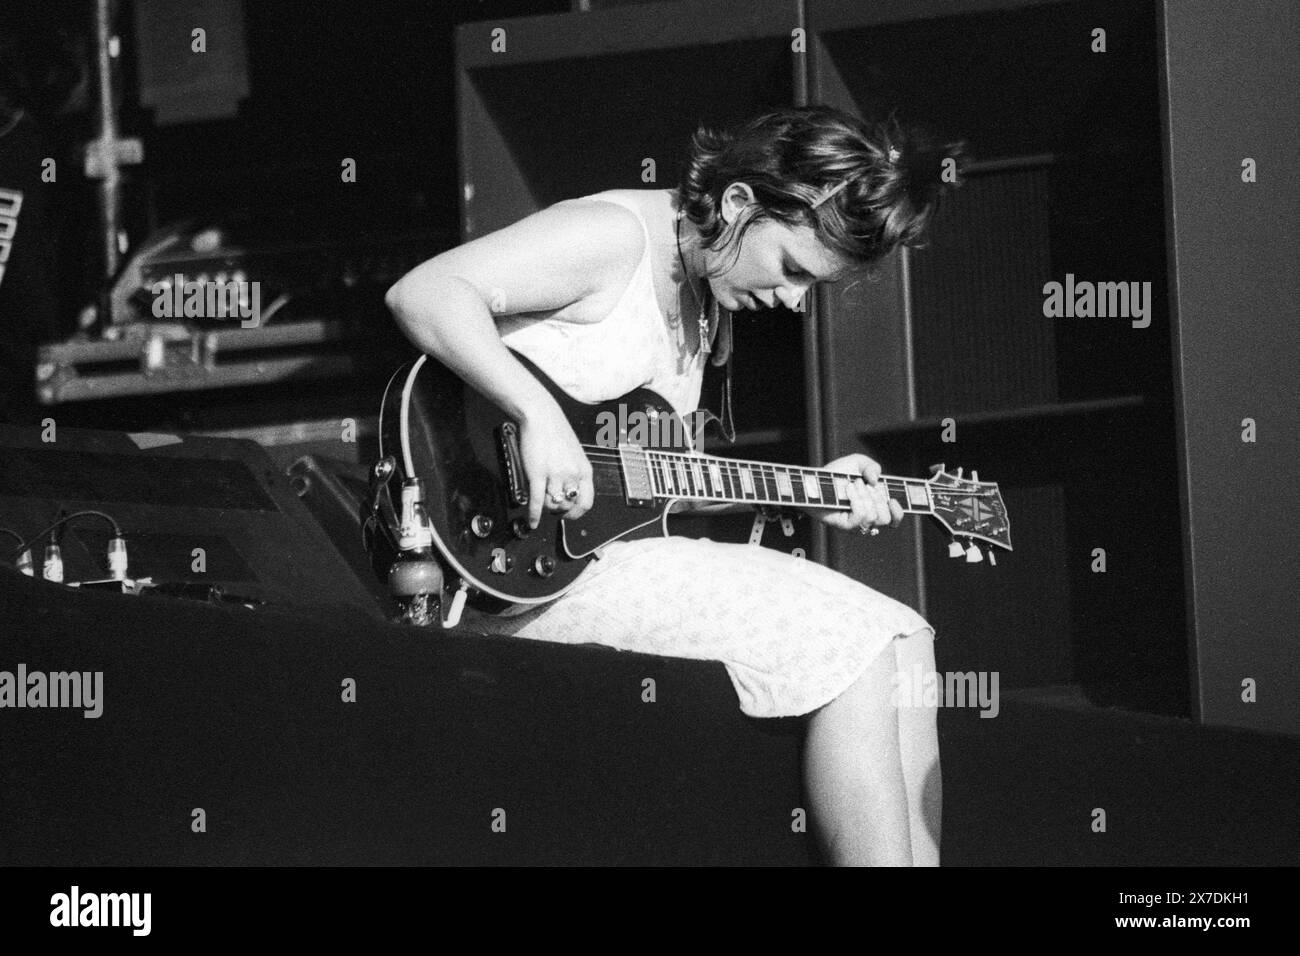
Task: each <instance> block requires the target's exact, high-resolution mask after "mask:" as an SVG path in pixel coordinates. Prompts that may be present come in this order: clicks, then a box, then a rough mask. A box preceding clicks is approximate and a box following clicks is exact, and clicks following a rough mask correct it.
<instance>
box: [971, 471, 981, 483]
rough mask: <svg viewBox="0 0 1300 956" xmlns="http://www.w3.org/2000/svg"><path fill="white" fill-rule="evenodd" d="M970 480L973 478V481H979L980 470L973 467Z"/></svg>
mask: <svg viewBox="0 0 1300 956" xmlns="http://www.w3.org/2000/svg"><path fill="white" fill-rule="evenodd" d="M970 480H971V481H979V480H980V473H979V472H978V471H976V470H975V469H973V468H972V469H971V473H970Z"/></svg>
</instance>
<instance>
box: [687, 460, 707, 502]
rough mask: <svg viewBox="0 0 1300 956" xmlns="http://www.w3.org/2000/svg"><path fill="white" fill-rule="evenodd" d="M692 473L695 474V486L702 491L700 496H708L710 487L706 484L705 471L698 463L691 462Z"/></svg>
mask: <svg viewBox="0 0 1300 956" xmlns="http://www.w3.org/2000/svg"><path fill="white" fill-rule="evenodd" d="M691 471H693V472H695V484H696V486H697V487H698V488H699V489H700V490H699V492H698V493H699V494H701V495H704V494H708V491H709V489H708V487H707V486H706V485H705V484H704V469H703V468H702V467H700V465H699V464H698V463H697V462H691Z"/></svg>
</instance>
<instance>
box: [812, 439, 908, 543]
mask: <svg viewBox="0 0 1300 956" xmlns="http://www.w3.org/2000/svg"><path fill="white" fill-rule="evenodd" d="M822 467H823V468H824V469H825V470H826V471H838V472H844V473H848V474H852V475H861V476H862V480H861V481H857V480H852V479H851V480H850V481H848V483H847V484H848V487H849V500H850V501H851V502H852V504H853V507H852V510H851V511H836V510H833V509H830V508H814V509H812V512H813V514H815V515H816V516H817V517H818V518H820V519H821V520H822V521H823V522H825V523H826V524H828V525H830V526H831V527H832V528H839V529H840V530H841V531H861V532H862V533H863V534H866V533H867V532H868V531H870V530H873V529H875V528H880V527H884V526H886V525H888V526H890V527H895V528H896V527H898V526H899V525H900V524H902V522H903V506H902V505H900V504H899V503H898V502H897V501H894V500H893V499H891V498H890V497H889V491H888V490H887V489H886V487H885V483H884V482H883V481H881V480H880V465H878V464H877V463H876V462H875V461H874V460H873V459H871V458H868V457H867V456H866V455H857V454H855V455H845V456H844V457H843V458H836V459H835V460H834V461H832V462H828V463H827V464H825V465H823V466H822Z"/></svg>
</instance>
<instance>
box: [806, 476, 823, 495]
mask: <svg viewBox="0 0 1300 956" xmlns="http://www.w3.org/2000/svg"><path fill="white" fill-rule="evenodd" d="M803 493H804V497H805V498H807V499H808V500H809V501H812V500H813V499H814V498H816V499H817V500H818V501H821V497H822V486H821V482H819V481H818V480H817V477H816V476H815V475H810V474H808V473H807V472H804V475H803Z"/></svg>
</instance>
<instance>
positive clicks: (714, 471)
mask: <svg viewBox="0 0 1300 956" xmlns="http://www.w3.org/2000/svg"><path fill="white" fill-rule="evenodd" d="M709 480H710V481H712V482H713V493H714V494H715V495H721V494H722V469H721V468H719V467H718V466H717V465H713V464H710V465H709Z"/></svg>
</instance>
